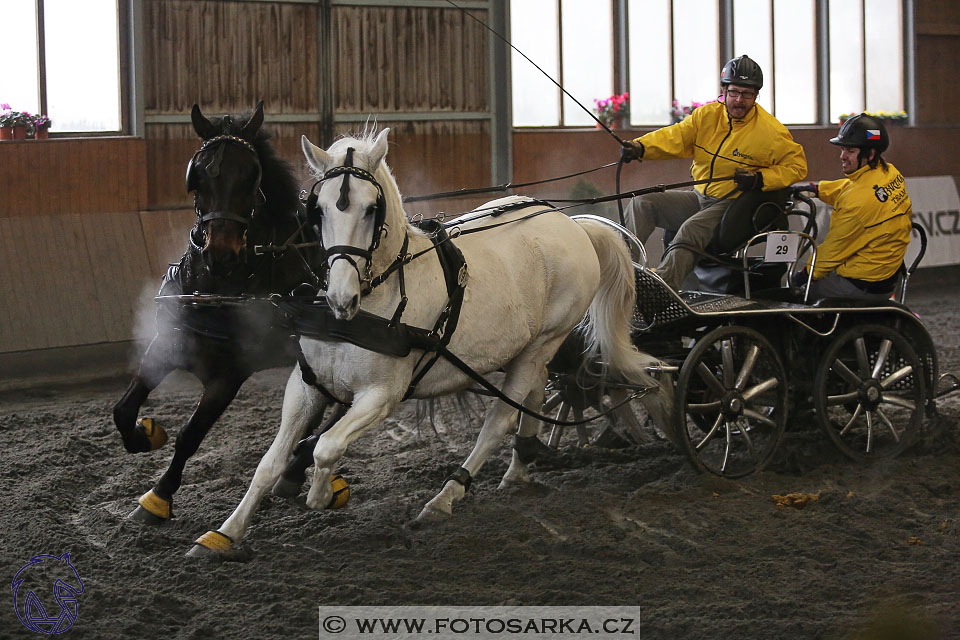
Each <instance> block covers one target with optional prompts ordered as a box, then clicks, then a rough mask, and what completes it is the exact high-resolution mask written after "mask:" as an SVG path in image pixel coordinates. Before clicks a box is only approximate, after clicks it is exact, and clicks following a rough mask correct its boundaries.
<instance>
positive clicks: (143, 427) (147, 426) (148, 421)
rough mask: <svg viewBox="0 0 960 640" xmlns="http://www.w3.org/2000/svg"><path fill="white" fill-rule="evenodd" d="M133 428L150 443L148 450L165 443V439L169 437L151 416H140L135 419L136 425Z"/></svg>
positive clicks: (153, 449)
mask: <svg viewBox="0 0 960 640" xmlns="http://www.w3.org/2000/svg"><path fill="white" fill-rule="evenodd" d="M134 429H135V430H137V431H139V432H140V433H142V434H143V435H144V436H145V437H146V438H147V441H148V442H149V443H150V451H156V450H157V449H159V448H160V447H162V446H163V445H165V444H167V440H169V439H170V438H169V437H168V436H167V432H166V431H164V429H163V427H161V426H160V425H158V424H157V423H156V422H154V421H153V418H140V419H139V420H137V426H136V427H134Z"/></svg>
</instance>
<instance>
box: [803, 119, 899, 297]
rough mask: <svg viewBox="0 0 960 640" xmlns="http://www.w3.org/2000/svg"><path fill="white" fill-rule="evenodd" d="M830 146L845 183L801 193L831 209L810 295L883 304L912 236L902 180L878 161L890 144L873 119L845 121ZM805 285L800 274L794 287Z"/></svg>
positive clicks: (814, 186) (824, 183)
mask: <svg viewBox="0 0 960 640" xmlns="http://www.w3.org/2000/svg"><path fill="white" fill-rule="evenodd" d="M830 142H831V143H832V144H835V145H837V146H839V147H840V148H841V151H840V163H841V166H842V168H843V172H844V173H845V174H846V176H847V177H846V178H843V179H841V180H823V181H821V182H820V183H818V184H812V185H810V186H809V187H807V188H806V189H808V190H810V191H814V192H815V193H817V195H818V197H819V198H820V199H821V200H823V201H824V202H826V203H827V204H829V205H833V207H834V209H833V213H832V214H831V216H830V230H829V231H828V232H827V237H826V239H825V240H824V241H823V244H821V245H820V247H819V248H818V249H817V259H816V263H815V264H814V268H813V282H812V284H811V287H810V295H811V296H813V297H816V298H857V299H866V300H885V299H887V298H889V297H890V296H891V295H892V294H893V290H894V288H895V286H896V283H897V280H898V277H899V274H898V271H899V269H900V266H901V265H902V264H903V257H904V255H905V254H906V251H907V245H908V244H909V243H910V233H911V230H912V226H911V225H912V221H911V216H912V215H913V210H912V206H911V203H910V196H909V195H907V188H906V185H905V184H904V179H903V175H902V174H901V173H900V172H899V171H897V168H896V167H894V166H893V165H892V164H890V163H889V162H887V161H886V160H884V159H883V158H882V157H881V155H880V154H882V153H883V152H884V151H886V150H887V147H888V146H889V144H890V139H889V137H888V136H887V131H886V128H885V127H884V126H883V122H882V121H881V120H879V119H877V118H873V117H871V116H868V115H866V114H860V115H857V116H854V117H852V118H850V119H849V120H847V121H846V122H844V123H843V126H841V127H840V131H839V133H838V134H837V136H836V137H835V138H832V139H831V140H830ZM805 281H806V274H805V273H804V274H800V275H799V276H798V277H796V278H795V280H794V284H801V283H804V282H805Z"/></svg>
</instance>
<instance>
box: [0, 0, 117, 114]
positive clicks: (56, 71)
mask: <svg viewBox="0 0 960 640" xmlns="http://www.w3.org/2000/svg"><path fill="white" fill-rule="evenodd" d="M0 12H2V13H0V15H4V16H7V17H10V16H16V17H17V18H16V23H17V25H18V26H17V28H11V27H10V23H8V28H7V29H6V30H5V31H4V45H5V46H4V49H5V50H6V51H7V52H8V53H9V52H11V51H15V52H17V56H18V58H19V60H20V62H19V63H18V64H17V65H9V67H11V68H10V69H7V70H5V76H4V79H3V81H2V84H0V102H5V103H9V104H10V106H11V107H12V108H13V109H14V110H15V111H29V112H30V113H44V114H46V115H48V116H50V119H51V121H52V122H51V126H50V130H51V131H52V132H99V133H104V132H109V133H113V132H119V131H120V130H121V128H122V124H121V123H122V119H121V86H120V85H121V83H120V38H119V33H120V15H119V7H118V5H117V0H84V1H83V2H77V1H76V0H0ZM24 26H26V28H24ZM11 71H12V72H13V73H11Z"/></svg>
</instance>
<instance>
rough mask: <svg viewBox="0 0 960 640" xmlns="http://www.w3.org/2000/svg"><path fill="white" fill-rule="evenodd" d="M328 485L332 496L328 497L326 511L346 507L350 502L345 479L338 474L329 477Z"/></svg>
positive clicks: (348, 488) (348, 486)
mask: <svg viewBox="0 0 960 640" xmlns="http://www.w3.org/2000/svg"><path fill="white" fill-rule="evenodd" d="M330 484H331V485H332V486H333V495H332V496H330V502H329V503H328V504H327V509H340V508H342V507H345V506H347V503H348V502H350V485H349V484H347V481H346V479H344V477H343V476H342V475H340V474H339V473H335V474H333V475H332V476H330Z"/></svg>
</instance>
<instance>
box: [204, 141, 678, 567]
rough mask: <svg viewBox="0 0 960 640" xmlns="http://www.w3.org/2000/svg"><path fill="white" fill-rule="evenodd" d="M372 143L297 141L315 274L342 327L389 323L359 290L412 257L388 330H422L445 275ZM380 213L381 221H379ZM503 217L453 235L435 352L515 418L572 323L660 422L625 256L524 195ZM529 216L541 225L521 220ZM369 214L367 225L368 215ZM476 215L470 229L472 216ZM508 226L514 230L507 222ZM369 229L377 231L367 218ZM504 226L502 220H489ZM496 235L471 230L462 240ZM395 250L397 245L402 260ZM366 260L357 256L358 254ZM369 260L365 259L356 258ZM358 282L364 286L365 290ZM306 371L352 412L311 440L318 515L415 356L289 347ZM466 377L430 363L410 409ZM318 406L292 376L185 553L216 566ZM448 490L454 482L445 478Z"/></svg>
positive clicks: (397, 393)
mask: <svg viewBox="0 0 960 640" xmlns="http://www.w3.org/2000/svg"><path fill="white" fill-rule="evenodd" d="M388 132H389V129H384V130H383V131H382V132H381V133H380V134H379V135H377V136H376V137H375V138H374V137H373V136H372V135H367V136H364V137H360V138H349V137H348V138H342V139H340V140H338V141H337V142H335V143H334V144H333V145H332V146H331V147H330V149H329V150H327V151H324V150H322V149H320V148H318V147H316V146H314V145H313V144H312V143H310V141H309V140H307V138H306V137H303V139H302V147H303V152H304V155H305V156H306V159H307V162H308V164H309V165H310V167H311V168H312V169H313V170H314V171H315V172H316V174H317V177H318V183H317V185H316V186H315V191H314V193H315V194H316V211H317V212H318V213H319V212H322V223H321V225H320V227H321V230H322V240H323V244H324V245H325V247H327V252H328V253H327V258H326V260H327V263H326V264H327V265H328V266H329V272H328V283H327V288H326V296H327V302H328V304H329V305H330V308H331V310H332V312H333V314H334V315H335V316H336V317H337V318H339V319H353V318H354V316H355V315H356V314H357V312H358V310H359V309H360V307H361V305H362V306H363V309H364V310H365V311H367V312H372V313H374V314H377V315H379V316H383V317H387V318H390V317H391V316H392V315H393V314H394V311H395V309H396V308H397V305H398V303H399V301H400V296H401V294H400V286H399V284H398V274H397V273H394V274H392V275H390V276H389V278H387V279H386V280H385V281H384V282H383V283H382V284H381V285H380V286H378V287H376V288H374V289H372V291H368V287H365V286H364V285H365V283H364V282H362V281H361V280H362V279H363V278H365V277H367V276H369V274H371V273H372V274H373V275H377V274H382V273H383V272H384V270H386V269H388V268H389V267H390V265H392V264H393V263H394V261H395V259H396V258H397V256H398V254H402V253H407V254H415V253H417V252H420V251H426V253H425V254H424V255H422V256H421V257H418V258H417V259H415V260H413V261H411V262H409V263H408V264H407V265H406V266H405V267H404V277H405V280H406V292H407V295H408V297H409V302H408V304H407V306H406V310H405V311H404V313H403V316H402V321H403V322H404V323H405V324H407V325H411V326H416V327H422V328H426V329H430V328H433V327H434V324H435V322H436V321H437V318H438V316H439V314H440V312H441V309H443V308H444V306H445V304H446V303H447V290H446V287H445V284H444V275H443V272H442V269H441V267H440V265H439V262H438V260H437V257H436V255H435V254H434V252H433V251H430V250H429V249H430V247H431V246H432V243H431V240H430V238H429V237H428V236H427V235H425V234H424V233H423V232H421V231H420V230H418V229H417V228H416V227H414V226H412V225H410V224H409V222H408V220H407V218H406V216H405V213H404V209H403V205H402V202H401V196H400V192H399V190H398V188H397V184H396V182H395V180H394V178H393V175H392V173H391V172H390V169H389V168H388V167H387V165H386V163H385V162H384V157H385V156H386V153H387V133H388ZM378 203H382V204H380V209H378ZM514 203H518V204H517V205H515V206H518V207H520V208H516V209H513V210H511V211H507V212H505V213H502V214H501V215H498V216H497V217H481V216H478V215H476V214H467V215H465V216H463V217H462V218H460V220H459V224H458V225H457V226H458V227H459V228H460V229H461V231H462V232H463V233H462V235H460V236H459V237H457V238H456V239H455V243H456V246H457V247H458V248H459V249H460V250H461V251H462V252H463V255H464V258H465V260H466V263H467V265H468V276H467V282H466V289H465V294H464V298H463V306H462V311H461V314H460V320H459V326H458V327H457V328H456V331H455V333H454V334H453V337H452V340H451V342H450V343H449V350H450V351H451V352H452V353H453V354H455V355H456V356H458V357H459V358H460V359H461V360H463V361H465V362H466V363H467V364H468V365H469V366H470V367H472V368H473V369H474V370H475V371H477V372H479V373H480V374H487V373H490V372H494V371H497V370H500V369H502V370H503V371H504V372H505V373H506V377H505V379H504V382H503V388H502V391H503V393H505V394H506V395H507V396H508V397H509V398H511V399H512V400H514V401H515V402H518V403H523V405H524V406H525V407H526V408H529V409H532V410H534V411H539V410H540V409H541V407H542V404H543V396H544V385H545V383H546V379H547V369H546V365H547V363H548V361H549V360H550V359H551V358H552V357H553V355H554V353H555V352H556V351H557V349H558V347H559V346H560V344H561V342H563V340H564V338H565V337H566V336H567V335H568V334H569V333H570V332H571V331H572V330H573V329H574V328H575V327H576V326H577V325H578V323H580V322H581V320H582V321H583V325H582V330H583V331H584V332H585V337H586V339H587V340H586V341H587V344H588V345H589V349H590V350H591V351H592V352H593V353H596V352H598V351H599V353H601V354H602V355H603V358H604V360H605V362H606V365H607V367H608V370H609V372H610V373H611V374H615V375H617V376H619V377H621V378H622V379H625V380H627V381H629V382H631V383H634V384H637V385H643V386H645V387H649V388H650V389H651V392H650V393H649V394H648V395H646V396H645V398H644V404H645V405H646V408H647V409H648V411H649V412H650V414H651V416H653V417H654V419H655V420H657V421H658V422H659V423H660V424H661V425H665V424H666V420H667V416H668V414H669V411H670V408H671V407H672V387H671V386H670V385H669V384H663V385H659V384H658V383H657V381H656V380H655V379H654V378H653V377H652V375H651V373H650V372H651V371H652V370H654V369H656V368H657V367H658V365H659V363H658V361H656V360H655V359H654V358H652V357H650V356H648V355H645V354H642V353H640V352H638V351H637V349H636V348H635V347H634V346H633V345H632V344H631V342H630V338H629V322H630V318H631V313H632V310H633V306H634V302H635V296H636V293H635V284H634V271H633V267H632V265H631V262H630V257H629V254H628V251H627V248H626V246H625V245H624V243H623V242H622V240H621V239H620V238H619V237H618V235H617V234H616V232H615V231H613V230H611V229H610V228H609V227H607V226H605V225H602V224H599V223H596V222H591V221H589V220H587V221H574V220H572V219H570V218H569V217H567V216H566V215H564V214H563V213H560V212H557V211H554V210H551V209H549V208H548V207H545V206H543V205H541V204H538V203H536V202H532V201H530V200H529V199H526V198H520V197H506V198H502V199H500V200H496V201H494V202H491V203H488V204H487V205H484V206H483V207H481V208H480V209H478V210H477V211H482V210H485V209H486V210H488V209H489V208H490V207H494V206H498V205H512V204H514ZM534 213H538V214H539V215H535V216H531V214H534ZM378 214H379V216H378ZM471 218H474V219H473V220H470V219H471ZM521 218H523V219H522V220H521ZM380 219H382V221H383V225H382V227H380V228H378V224H377V223H378V220H380ZM507 221H513V222H510V223H509V224H501V223H504V222H507ZM491 225H500V226H496V228H491V229H489V230H483V231H480V232H477V233H469V231H470V230H471V229H474V228H479V227H484V226H491ZM405 238H406V239H407V242H408V246H406V247H405V248H404V243H405ZM371 248H372V251H370V252H369V253H367V251H368V250H369V249H371ZM367 256H369V259H368V258H367ZM367 284H368V283H367ZM301 346H302V349H303V353H304V356H305V358H306V361H307V362H308V364H309V365H310V367H311V368H312V369H313V371H314V373H315V374H316V377H317V381H318V382H319V383H320V384H321V385H322V386H323V387H324V388H325V389H326V390H328V391H329V392H330V393H332V394H333V395H334V396H336V397H337V398H339V399H341V400H343V401H344V402H347V403H352V404H351V406H350V408H349V410H348V411H347V412H346V414H345V415H344V416H343V417H342V418H341V419H340V420H339V421H338V422H337V423H336V424H335V425H334V426H333V427H332V428H331V429H330V430H328V431H327V432H326V433H324V434H323V435H322V436H321V437H320V438H319V441H318V442H317V445H316V447H315V448H314V451H313V461H314V474H313V482H312V485H311V487H310V490H309V493H308V496H307V505H308V506H310V507H311V508H313V509H323V508H324V507H326V506H328V504H329V503H330V501H331V496H332V487H331V474H333V472H334V470H335V469H336V467H337V463H338V461H339V460H340V458H341V457H342V456H343V454H344V452H345V450H346V448H347V446H348V445H349V444H350V443H351V442H353V441H354V440H356V439H357V438H358V437H360V435H361V434H362V433H364V432H365V431H367V430H368V429H370V428H371V427H373V426H375V425H377V424H379V423H380V422H381V421H382V420H383V419H384V418H386V417H387V416H389V415H390V414H391V413H392V412H393V411H394V409H395V408H396V407H397V405H398V404H399V403H400V401H401V400H402V398H403V395H404V392H405V391H406V390H407V387H408V384H409V383H410V381H411V379H412V377H413V376H414V370H415V367H416V366H417V363H418V361H419V360H420V356H421V355H422V354H423V352H422V351H419V350H416V349H415V350H414V351H413V352H411V353H410V355H409V356H406V357H393V356H389V355H381V354H379V353H374V352H373V351H368V350H365V349H362V348H360V347H357V346H354V345H352V344H348V343H346V342H333V341H320V340H314V339H310V338H307V337H303V338H301ZM470 384H471V380H470V378H469V377H468V376H467V375H465V374H464V373H463V372H462V371H461V370H459V369H457V368H455V367H454V366H452V365H451V364H450V363H449V362H447V361H446V360H444V359H443V358H441V359H440V360H439V361H438V362H437V363H436V365H435V366H433V368H432V369H430V370H429V372H428V373H427V374H426V375H425V376H424V377H423V378H422V380H421V381H420V382H419V385H418V386H417V387H416V391H415V393H414V396H413V397H415V398H430V397H436V396H440V395H444V394H449V393H452V392H456V391H460V390H462V389H465V388H466V387H468V386H469V385H470ZM322 400H323V398H322V395H321V393H320V391H318V390H317V389H316V388H314V387H313V386H309V385H307V384H305V383H304V382H303V379H302V377H301V371H300V368H299V367H297V368H296V369H295V370H294V372H293V374H292V375H291V377H290V379H289V381H288V383H287V387H286V392H285V396H284V400H283V410H282V418H281V424H280V429H279V432H278V433H277V436H276V439H275V440H274V442H273V444H272V445H271V446H270V448H269V450H268V451H267V453H266V455H265V456H264V457H263V459H262V460H261V462H260V464H259V466H258V467H257V470H256V473H255V475H254V477H253V481H252V482H251V485H250V488H249V490H248V491H247V493H246V495H245V496H244V497H243V500H242V501H241V502H240V504H239V506H238V507H237V509H236V510H235V511H234V513H233V514H232V515H231V516H230V517H229V518H228V519H227V520H226V521H225V522H224V523H223V525H222V526H221V527H220V529H219V530H218V531H211V532H208V533H207V534H204V536H202V537H201V538H200V540H198V541H197V542H198V545H197V546H195V547H194V548H193V550H192V551H191V554H203V553H206V552H207V550H210V549H212V550H213V551H215V552H217V553H220V554H221V555H224V556H227V557H229V556H230V554H231V553H232V552H233V553H235V552H236V551H235V550H234V549H233V546H234V545H237V544H239V543H240V542H241V541H242V540H243V537H244V534H245V532H246V530H247V527H248V526H249V524H250V521H251V519H252V517H253V515H254V512H255V510H256V508H257V505H258V504H259V502H260V500H261V499H262V497H263V496H264V495H265V494H266V492H267V491H269V490H270V488H271V487H272V486H273V485H274V483H275V481H276V480H277V478H278V477H279V475H280V473H281V472H282V470H283V468H284V465H285V463H286V462H287V459H288V457H289V456H290V454H291V452H292V451H293V449H294V447H295V445H296V444H297V441H298V440H299V439H300V438H301V437H302V436H303V433H304V431H305V429H306V426H307V425H308V423H310V421H311V419H312V417H313V416H314V414H315V413H316V412H317V411H319V410H320V407H321V406H322V404H323V402H322ZM516 416H517V410H516V409H513V408H511V407H510V406H508V405H507V404H506V403H504V402H502V401H498V402H495V403H494V404H493V406H492V407H491V409H490V410H489V412H488V413H487V415H486V418H485V420H484V423H483V428H482V429H481V430H480V435H479V438H478V440H477V443H476V445H475V447H474V449H473V451H472V452H471V453H470V455H469V457H468V458H467V459H466V461H465V462H464V463H463V466H462V467H461V469H458V470H457V472H455V473H454V474H453V475H452V476H451V478H449V479H448V481H447V482H445V483H444V486H443V488H442V489H441V490H440V492H439V493H438V494H437V495H436V497H434V498H433V499H432V500H430V501H429V503H427V505H426V506H425V507H424V508H423V511H422V512H421V514H420V516H419V517H420V518H421V519H424V518H426V519H431V518H435V517H439V516H445V515H449V514H451V513H452V509H453V505H454V503H455V502H457V501H458V500H460V499H461V498H462V497H463V496H464V493H465V490H466V486H467V485H469V482H470V480H471V479H472V478H473V477H474V476H475V475H476V474H477V472H478V471H479V470H480V467H481V466H482V465H483V463H484V462H485V461H486V460H487V458H488V457H489V456H490V454H491V453H492V452H493V451H494V450H495V449H496V448H497V447H498V446H500V444H501V442H502V441H503V438H504V436H505V435H507V433H508V432H510V431H511V429H512V428H513V429H516V427H515V425H516ZM538 427H539V421H538V420H536V419H533V418H531V417H529V416H527V415H524V416H523V417H522V420H521V421H520V427H519V430H518V432H517V435H518V436H520V437H528V436H532V435H535V434H536V433H537V430H538ZM529 479H530V477H529V474H528V471H527V465H526V464H525V463H524V462H523V461H522V460H521V455H519V454H518V453H517V451H516V450H514V452H513V459H512V461H511V464H510V466H509V468H508V470H507V472H506V474H505V475H504V477H503V481H502V484H501V486H504V485H505V484H509V483H511V482H526V481H529ZM450 480H452V481H450Z"/></svg>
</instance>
